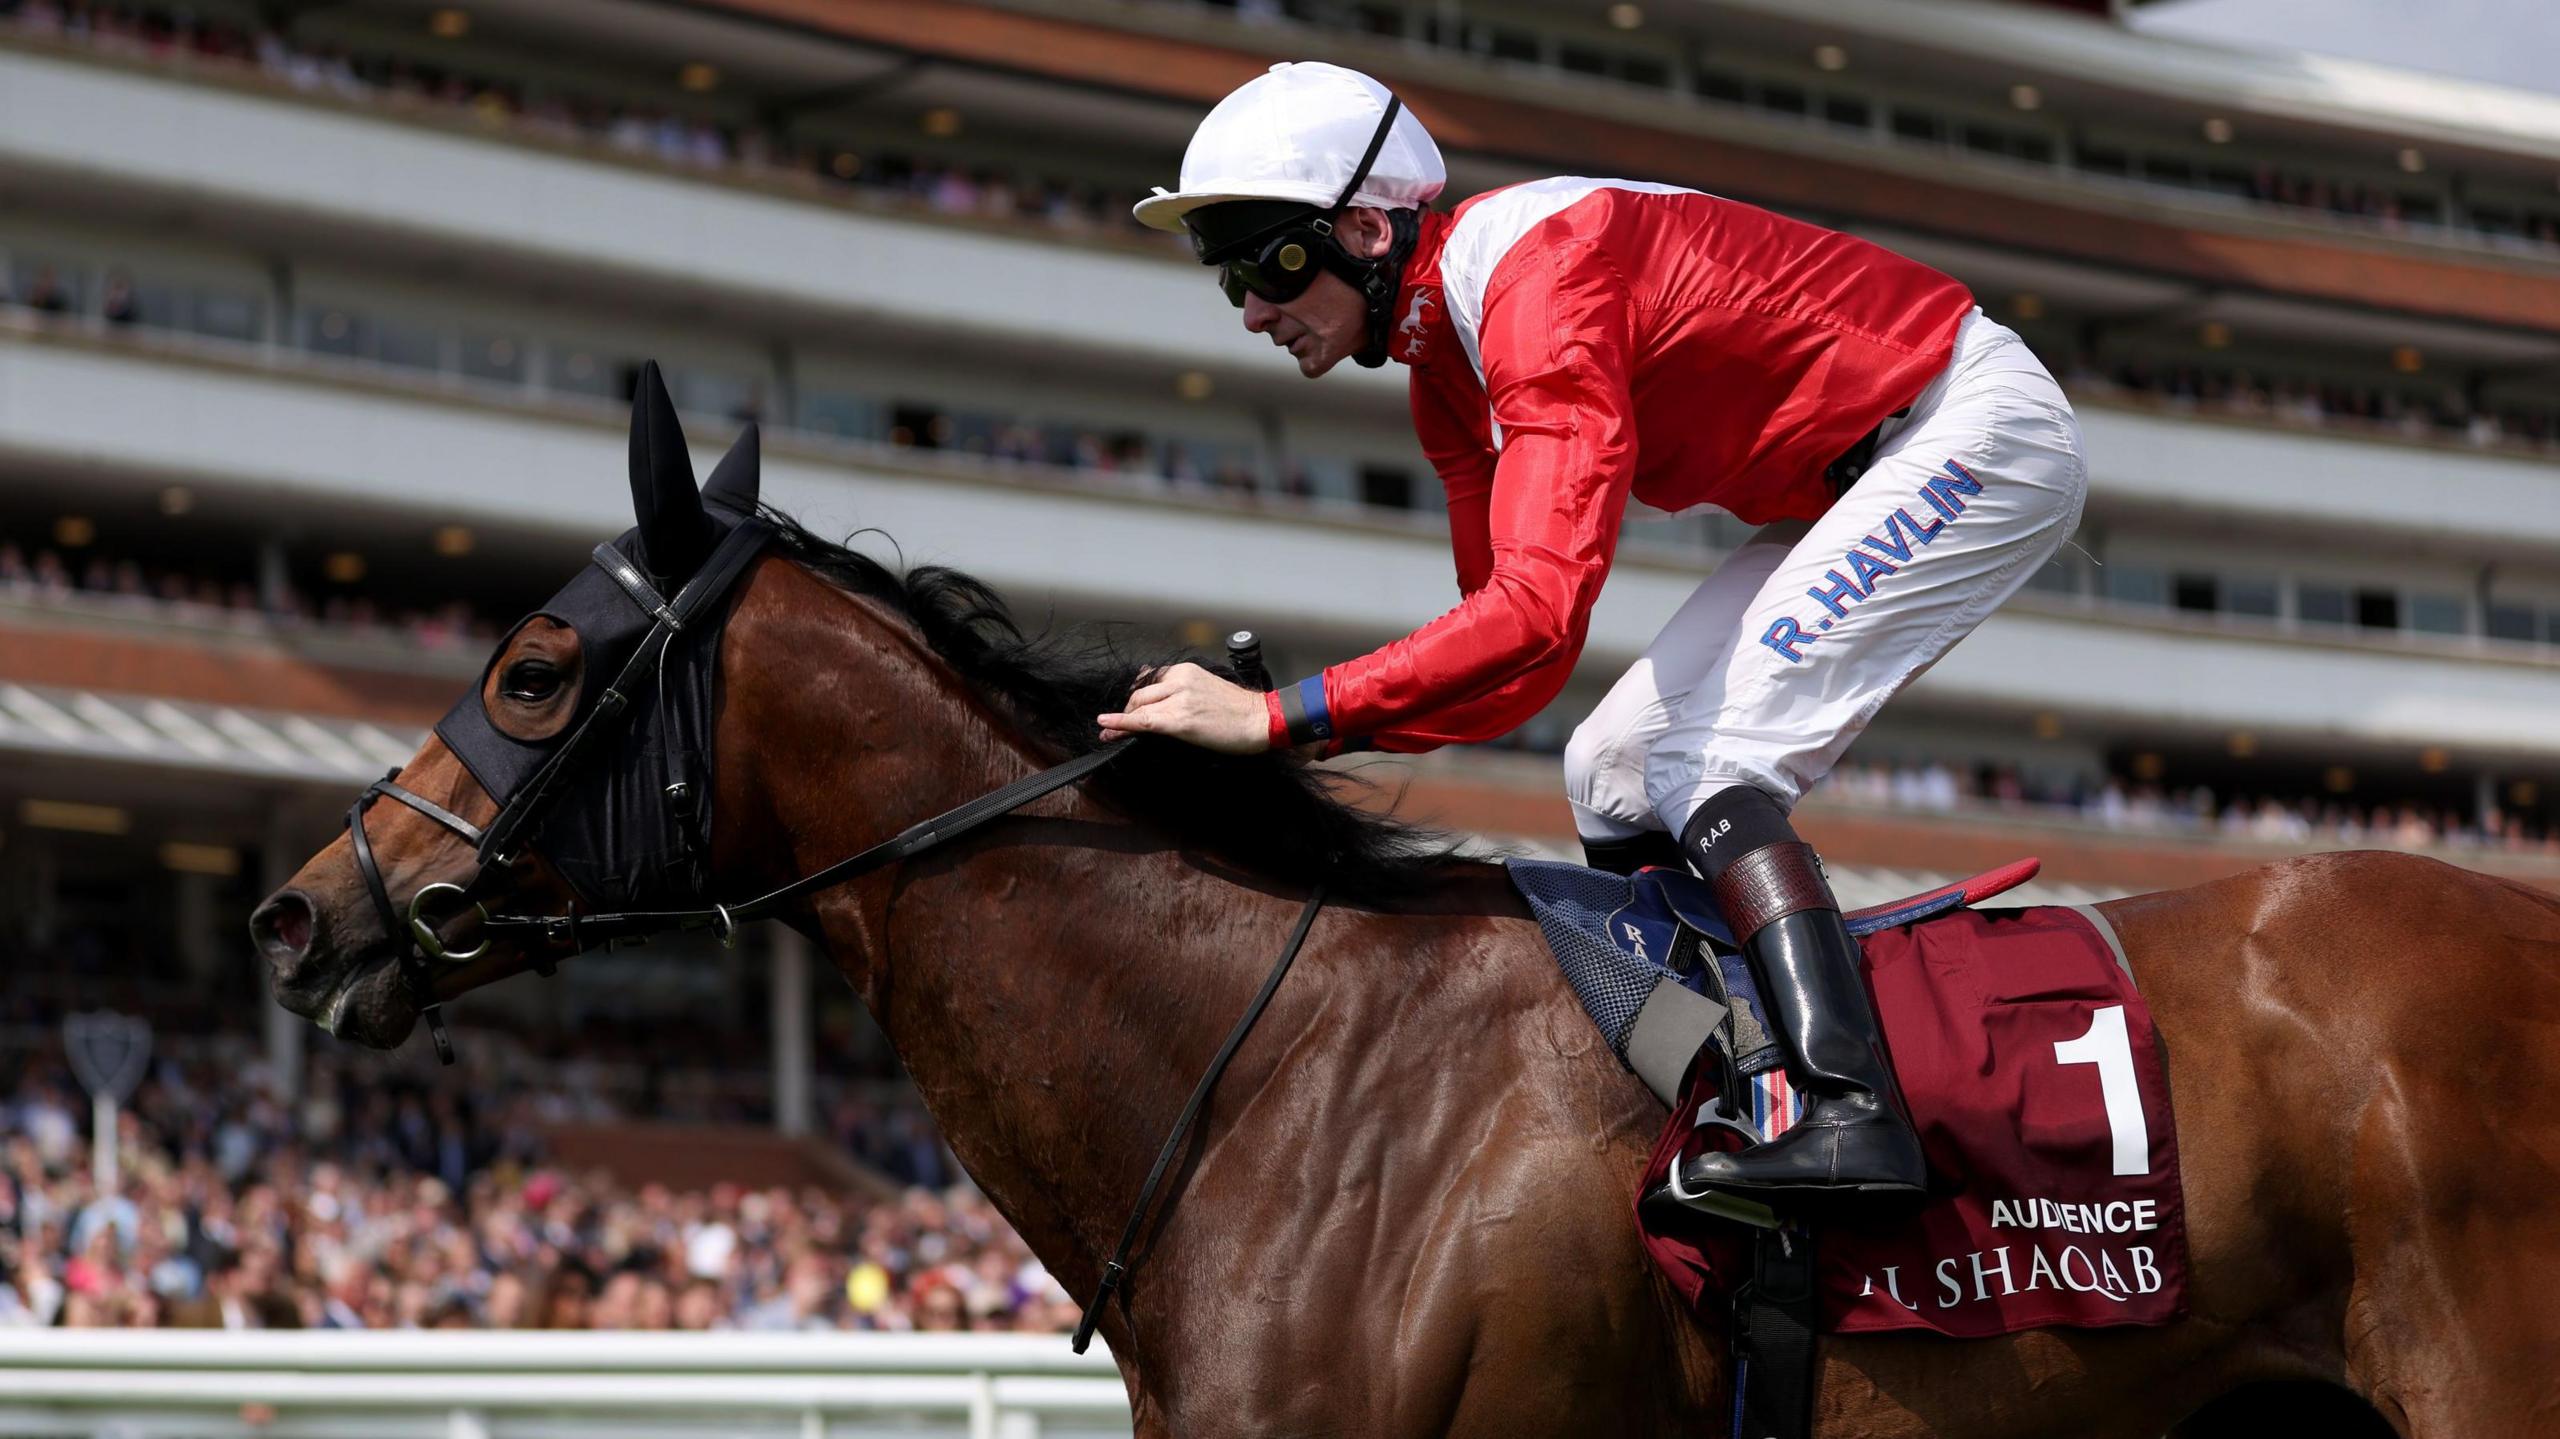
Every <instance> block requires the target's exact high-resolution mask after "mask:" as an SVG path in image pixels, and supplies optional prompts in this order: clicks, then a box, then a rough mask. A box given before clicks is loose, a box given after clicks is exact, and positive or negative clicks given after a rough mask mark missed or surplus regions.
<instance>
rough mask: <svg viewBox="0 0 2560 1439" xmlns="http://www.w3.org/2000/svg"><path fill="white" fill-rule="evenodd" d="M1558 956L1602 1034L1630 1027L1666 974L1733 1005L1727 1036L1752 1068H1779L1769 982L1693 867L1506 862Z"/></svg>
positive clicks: (1730, 1050) (1733, 1051)
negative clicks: (1769, 1015) (1767, 1008)
mask: <svg viewBox="0 0 2560 1439" xmlns="http://www.w3.org/2000/svg"><path fill="white" fill-rule="evenodd" d="M1505 868H1507V869H1508V870H1509V871H1510V873H1511V883H1512V886H1513V887H1514V888H1516V889H1518V890H1519V891H1520V896H1521V898H1523V899H1525V900H1527V901H1528V902H1529V911H1530V913H1532V914H1535V915H1536V916H1537V917H1538V928H1539V929H1540V930H1541V931H1542V932H1544V933H1545V935H1546V937H1547V947H1548V948H1549V949H1551V950H1553V951H1554V952H1555V957H1556V965H1557V967H1558V968H1560V969H1562V970H1563V971H1564V977H1565V982H1566V983H1568V984H1570V985H1572V986H1573V992H1574V995H1575V997H1576V998H1578V999H1580V1000H1581V1001H1582V1007H1583V1008H1584V1009H1585V1010H1587V1011H1589V1012H1590V1015H1591V1018H1592V1022H1594V1023H1596V1024H1598V1025H1599V1026H1600V1031H1601V1033H1603V1034H1606V1035H1610V1036H1618V1035H1623V1034H1624V1033H1625V1032H1626V1030H1627V1027H1628V1026H1629V1025H1630V1024H1632V1023H1633V1022H1634V1021H1635V1016H1636V1011H1637V1010H1639V1009H1641V1008H1643V1007H1644V1002H1645V998H1646V997H1647V996H1648V995H1650V994H1652V993H1653V987H1654V985H1655V984H1657V983H1658V982H1660V980H1661V977H1662V976H1663V975H1666V974H1668V975H1670V976H1671V977H1672V978H1674V979H1676V980H1678V981H1679V982H1680V983H1681V984H1682V985H1683V986H1685V987H1687V988H1689V989H1691V990H1694V991H1696V992H1697V993H1699V994H1702V995H1705V996H1706V997H1707V998H1709V999H1712V1000H1714V1001H1715V1002H1716V1003H1718V1004H1721V1005H1724V1006H1725V1007H1726V1008H1727V1009H1728V1010H1730V1011H1731V1017H1730V1018H1729V1019H1728V1020H1727V1022H1726V1026H1725V1028H1724V1029H1723V1030H1722V1031H1720V1033H1719V1037H1720V1038H1721V1039H1723V1040H1724V1041H1725V1052H1726V1053H1727V1054H1729V1055H1731V1056H1732V1057H1733V1059H1734V1062H1735V1064H1736V1065H1737V1066H1738V1067H1739V1068H1740V1069H1741V1070H1742V1072H1743V1073H1745V1074H1755V1073H1758V1072H1760V1071H1762V1070H1766V1069H1770V1068H1774V1067H1775V1066H1776V1065H1777V1064H1778V1062H1779V1055H1778V1050H1777V1046H1776V1045H1775V1044H1773V1043H1772V1042H1771V1041H1770V1038H1769V1031H1768V1027H1767V1026H1766V1025H1765V1024H1763V1023H1762V1022H1761V1018H1760V1016H1761V1008H1760V991H1759V987H1758V986H1757V985H1756V984H1754V983H1753V982H1752V979H1751V971H1750V967H1749V966H1748V965H1746V964H1744V963H1743V962H1742V955H1741V952H1740V951H1739V950H1738V949H1736V948H1735V947H1734V942H1733V931H1732V929H1731V928H1730V927H1728V926H1727V925H1726V924H1725V922H1724V916H1723V915H1721V914H1719V913H1717V912H1716V905H1715V899H1714V897H1713V896H1712V895H1711V894H1709V893H1708V891H1707V886H1706V882H1705V881H1704V880H1701V879H1699V878H1698V877H1697V876H1695V875H1692V874H1690V873H1689V872H1688V871H1686V870H1677V869H1665V868H1660V867H1656V868H1651V869H1644V870H1639V871H1637V872H1636V873H1635V874H1634V875H1633V876H1627V875H1618V874H1611V873H1609V872H1608V871H1606V870H1598V869H1587V868H1585V867H1583V866H1582V865H1578V864H1564V863H1560V862H1557V861H1554V860H1543V859H1515V860H1510V861H1508V862H1506V865H1505Z"/></svg>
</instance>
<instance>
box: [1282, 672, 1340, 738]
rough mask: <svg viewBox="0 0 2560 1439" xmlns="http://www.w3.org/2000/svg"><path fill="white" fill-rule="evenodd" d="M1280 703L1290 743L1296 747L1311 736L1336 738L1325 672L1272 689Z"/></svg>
mask: <svg viewBox="0 0 2560 1439" xmlns="http://www.w3.org/2000/svg"><path fill="white" fill-rule="evenodd" d="M1272 698H1273V699H1274V700H1276V701H1277V702H1278V703H1279V706H1280V719H1281V723H1283V724H1284V725H1286V726H1287V727H1288V732H1289V745H1290V747H1291V748H1293V749H1294V748H1295V747H1297V746H1299V745H1302V744H1306V743H1308V742H1309V741H1311V740H1322V739H1331V738H1333V710H1332V708H1331V707H1330V706H1328V705H1326V703H1325V700H1324V676H1323V675H1309V676H1307V677H1306V678H1305V679H1302V680H1300V681H1298V682H1297V683H1296V684H1293V685H1283V686H1282V687H1280V688H1279V689H1277V690H1274V691H1273V692H1272Z"/></svg>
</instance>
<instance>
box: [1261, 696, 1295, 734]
mask: <svg viewBox="0 0 2560 1439" xmlns="http://www.w3.org/2000/svg"><path fill="white" fill-rule="evenodd" d="M1262 698H1263V701H1264V704H1265V706H1266V707H1267V708H1268V709H1269V710H1270V711H1271V747H1272V748H1273V749H1287V748H1288V747H1289V717H1288V716H1287V715H1285V714H1282V713H1281V712H1280V692H1279V691H1278V690H1267V691H1265V692H1264V693H1263V696H1262Z"/></svg>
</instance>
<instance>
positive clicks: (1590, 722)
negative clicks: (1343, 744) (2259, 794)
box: [1565, 310, 2089, 840]
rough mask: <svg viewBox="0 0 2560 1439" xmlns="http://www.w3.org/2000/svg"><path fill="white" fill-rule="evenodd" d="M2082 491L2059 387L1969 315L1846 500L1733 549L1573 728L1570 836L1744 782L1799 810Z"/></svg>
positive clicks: (2009, 583)
mask: <svg viewBox="0 0 2560 1439" xmlns="http://www.w3.org/2000/svg"><path fill="white" fill-rule="evenodd" d="M2088 484H2089V471H2088V466H2087V464H2086V463H2085V461H2083V459H2082V458H2081V454H2080V425H2079V422H2078V421H2077V420H2076V419H2074V418H2073V416H2072V413H2071V404H2070V402H2069V401H2068V400H2066V399H2065V398H2063V394H2062V389H2061V387H2060V386H2059V385H2056V384H2055V383H2054V381H2053V377H2052V376H2051V375H2050V374H2048V373H2046V371H2045V368H2044V366H2043V364H2042V363H2041V362H2039V361H2038V360H2037V359H2036V357H2035V354H2034V352H2032V351H2030V350H2029V349H2028V348H2027V346H2026V344H2025V342H2024V341H2022V340H2020V339H2019V338H2018V336H2017V333H2016V332H2015V331H2013V330H2010V329H2009V328H2008V327H2007V326H2004V325H2001V324H1999V323H1997V322H1995V321H1993V320H1991V319H1989V318H1987V317H1985V316H1984V315H1983V314H1982V312H1981V311H1979V310H1976V311H1975V312H1974V313H1973V314H1972V315H1970V316H1968V317H1966V319H1965V321H1964V323H1963V325H1962V327H1961V328H1960V329H1959V330H1958V331H1957V334H1956V346H1955V355H1954V358H1953V359H1952V360H1951V361H1950V362H1949V364H1948V366H1947V369H1946V371H1945V373H1943V374H1941V375H1940V376H1939V377H1938V378H1937V379H1935V380H1933V381H1931V382H1930V384H1929V387H1928V388H1927V389H1925V390H1923V391H1921V392H1920V395H1919V398H1917V399H1916V400H1914V401H1913V402H1912V406H1911V410H1910V413H1909V414H1908V415H1907V416H1905V417H1904V418H1902V419H1898V420H1887V421H1885V423H1884V427H1883V429H1882V431H1881V432H1880V442H1879V443H1878V445H1877V447H1876V451H1875V457H1874V460H1873V462H1872V463H1871V464H1870V466H1869V467H1868V469H1867V472H1866V474H1865V475H1864V476H1863V477H1861V478H1860V479H1859V480H1858V481H1857V483H1856V484H1855V485H1854V486H1853V487H1852V488H1851V489H1850V491H1849V492H1848V494H1846V495H1844V496H1842V497H1841V499H1840V501H1839V502H1838V503H1837V504H1835V505H1833V506H1832V507H1831V510H1830V512H1829V513H1827V514H1825V515H1823V516H1822V518H1820V519H1818V520H1815V521H1813V522H1812V523H1811V524H1809V525H1808V524H1806V523H1804V522H1802V521H1791V522H1787V523H1783V524H1775V525H1770V526H1768V527H1766V528H1764V529H1762V530H1760V531H1759V532H1758V533H1757V534H1754V535H1753V536H1752V537H1751V539H1750V540H1748V541H1747V542H1745V543H1744V544H1743V545H1742V546H1741V547H1740V548H1738V549H1736V550H1735V551H1734V552H1733V554H1732V555H1731V556H1729V557H1727V559H1726V560H1725V562H1724V564H1723V565H1722V566H1721V567H1719V568H1718V569H1717V570H1716V571H1715V573H1713V574H1711V575H1709V576H1707V578H1706V580H1705V581H1704V582H1702V583H1701V584H1700V585H1699V586H1698V588H1697V592H1696V593H1694V594H1692V595H1690V596H1689V598H1688V599H1687V601H1685V602H1684V603H1683V604H1682V605H1681V606H1680V609H1679V611H1678V612H1677V613H1675V614H1673V615H1672V617H1671V621H1670V623H1668V624H1666V625H1664V626H1663V627H1662V633H1661V634H1659V635H1657V636H1655V638H1654V641H1653V643H1652V644H1651V645H1649V646H1647V647H1646V649H1645V652H1644V655H1643V657H1642V658H1640V659H1638V660H1637V661H1636V662H1635V665H1634V667H1633V668H1631V669H1629V670H1628V671H1627V673H1626V675H1625V676H1624V677H1623V678H1621V679H1620V680H1619V681H1618V683H1617V684H1616V685H1615V686H1613V687H1612V688H1611V689H1610V691H1609V694H1608V696H1607V697H1606V698H1605V699H1603V700H1601V702H1600V705H1599V707H1598V708H1597V709H1595V710H1593V711H1592V713H1591V717H1590V718H1589V719H1586V720H1584V721H1583V722H1582V724H1581V726H1580V727H1579V728H1577V729H1576V730H1575V731H1574V733H1573V739H1572V741H1571V742H1570V743H1569V744H1567V745H1566V747H1565V792H1566V795H1567V796H1568V797H1569V798H1570V799H1571V801H1572V803H1573V812H1574V820H1575V824H1576V826H1577V827H1578V828H1579V829H1580V830H1581V833H1582V837H1583V838H1584V839H1586V840H1612V839H1625V838H1628V837H1629V836H1631V835H1634V834H1636V833H1638V832H1640V831H1643V830H1648V829H1667V830H1669V831H1670V832H1671V833H1673V834H1675V835H1676V834H1678V833H1679V832H1680V830H1681V827H1682V826H1683V825H1685V824H1687V823H1688V821H1689V816H1690V815H1692V814H1694V813H1696V812H1697V809H1698V807H1699V806H1700V805H1702V804H1704V803H1705V802H1706V800H1707V798H1708V797H1709V796H1710V795H1713V794H1714V793H1716V792H1717V791H1719V790H1722V789H1725V788H1728V787H1730V786H1733V785H1737V784H1749V785H1756V786H1758V787H1760V788H1761V789H1764V790H1766V791H1768V792H1769V794H1770V795H1771V796H1772V797H1774V798H1775V799H1776V800H1777V801H1778V802H1779V803H1780V804H1782V805H1785V806H1787V807H1789V808H1793V807H1794V805H1795V803H1796V801H1797V800H1798V799H1800V798H1802V797H1803V795H1804V792H1805V791H1806V790H1807V789H1809V788H1811V787H1812V785H1813V784H1814V782H1815V781H1817V780H1819V779H1821V778H1822V776H1823V775H1825V774H1826V773H1828V772H1829V771H1830V769H1831V766H1832V765H1833V764H1834V763H1836V762H1837V761H1838V760H1839V758H1840V755H1841V753H1842V752H1843V751H1845V750H1846V749H1847V748H1848V747H1849V742H1850V741H1852V740H1854V739H1856V738H1857V737H1858V734H1859V732H1860V731H1862V730H1864V729H1865V728H1866V727H1867V722H1868V721H1869V720H1871V719H1873V718H1874V717H1875V714H1876V711H1877V710H1879V709H1881V708H1883V706H1884V703H1885V701H1887V700H1889V699H1892V698H1893V697H1894V696H1895V695H1896V694H1898V693H1900V692H1901V690H1902V687H1903V686H1904V685H1907V684H1909V683H1910V682H1911V681H1912V680H1913V679H1914V678H1916V677H1918V676H1919V674H1920V673H1921V672H1922V671H1923V670H1926V669H1927V668H1928V667H1929V666H1931V665H1933V664H1935V663H1937V661H1938V658H1939V657H1940V656H1942V655H1944V654H1945V653H1946V652H1947V651H1948V650H1949V649H1951V648H1953V647H1954V645H1955V643H1956V641H1958V640H1960V639H1963V638H1964V637H1965V636H1966V635H1968V634H1971V633H1972V632H1973V628H1974V626H1976V625H1978V624H1980V623H1982V621H1983V618H1984V617H1985V616H1987V615H1989V614H1990V613H1991V611H1992V610H1993V609H1994V608H1996V607H1997V606H1998V605H1999V604H2000V602H2001V601H2003V600H2005V599H2007V598H2008V597H2009V596H2011V595H2013V594H2015V593H2017V591H2018V589H2019V587H2020V586H2022V585H2024V584H2025V583H2026V582H2027V578H2028V576H2030V575H2031V574H2033V573H2034V572H2035V570H2036V568H2037V567H2038V566H2040V565H2042V564H2044V563H2045V562H2046V561H2047V560H2049V559H2051V558H2052V557H2053V553H2054V551H2055V550H2057V549H2059V548H2060V547H2061V545H2062V542H2063V540H2065V539H2066V538H2068V537H2069V536H2070V534H2071V532H2072V530H2073V529H2074V528H2076V527H2077V526H2078V525H2079V523H2080V505H2081V501H2082V499H2083V498H2084V497H2085V496H2086V494H2087V491H2088Z"/></svg>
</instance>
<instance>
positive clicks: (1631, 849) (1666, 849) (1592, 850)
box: [1582, 829, 1682, 875]
mask: <svg viewBox="0 0 2560 1439" xmlns="http://www.w3.org/2000/svg"><path fill="white" fill-rule="evenodd" d="M1582 862H1583V863H1584V864H1587V865H1589V866H1591V867H1592V868H1593V869H1605V870H1607V871H1608V872H1609V873H1611V874H1627V875H1631V874H1634V873H1635V872H1636V871H1637V870H1640V869H1643V868H1645V867H1646V866H1648V865H1662V866H1664V867H1666V868H1669V869H1678V868H1679V867H1680V865H1681V863H1682V859H1681V855H1680V841H1678V840H1676V839H1673V838H1672V837H1671V836H1670V835H1669V834H1667V833H1665V832H1664V831H1662V830H1658V829H1649V830H1646V831H1645V832H1644V833H1642V834H1639V835H1637V836H1635V837H1634V838H1632V839H1586V840H1584V841H1583V842H1582Z"/></svg>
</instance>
